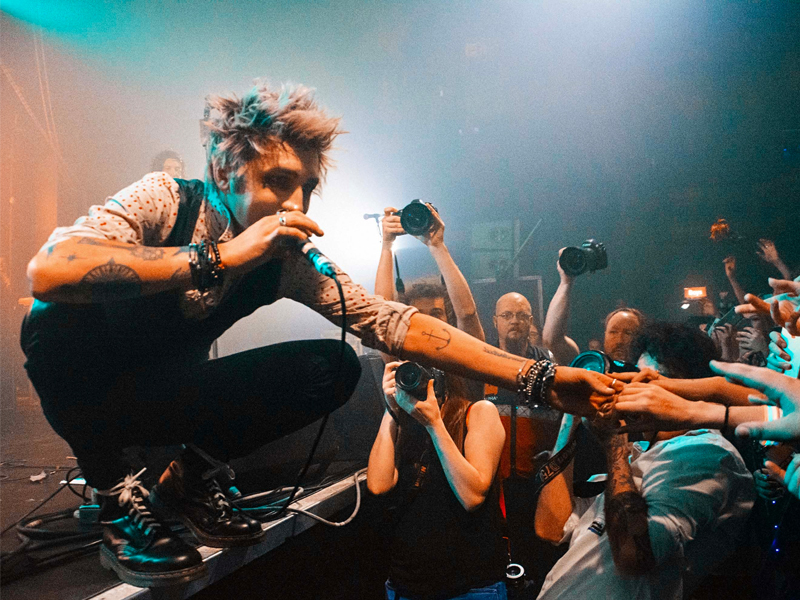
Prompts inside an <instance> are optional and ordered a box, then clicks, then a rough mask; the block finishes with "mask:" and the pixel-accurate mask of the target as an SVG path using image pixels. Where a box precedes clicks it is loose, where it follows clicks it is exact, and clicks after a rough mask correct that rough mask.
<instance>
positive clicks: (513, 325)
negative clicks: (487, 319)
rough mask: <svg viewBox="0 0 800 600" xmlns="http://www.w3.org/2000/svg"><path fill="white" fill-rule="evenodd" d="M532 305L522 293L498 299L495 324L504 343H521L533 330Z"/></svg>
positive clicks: (498, 335)
mask: <svg viewBox="0 0 800 600" xmlns="http://www.w3.org/2000/svg"><path fill="white" fill-rule="evenodd" d="M531 321H532V315H531V305H530V302H528V301H527V300H526V299H525V297H524V296H522V295H521V294H514V295H511V294H508V295H506V296H503V297H502V298H500V300H498V301H497V306H496V307H495V311H494V326H495V328H497V337H498V338H499V339H500V340H503V341H504V343H508V342H510V343H511V344H512V345H514V344H520V343H521V341H522V340H528V336H529V335H530V332H531Z"/></svg>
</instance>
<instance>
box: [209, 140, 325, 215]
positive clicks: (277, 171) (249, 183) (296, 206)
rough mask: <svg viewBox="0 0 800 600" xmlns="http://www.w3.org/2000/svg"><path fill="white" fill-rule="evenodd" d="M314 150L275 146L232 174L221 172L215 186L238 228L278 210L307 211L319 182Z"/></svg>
mask: <svg viewBox="0 0 800 600" xmlns="http://www.w3.org/2000/svg"><path fill="white" fill-rule="evenodd" d="M318 164H319V161H318V160H317V155H316V153H314V152H312V151H306V150H295V149H294V148H292V147H291V146H289V145H288V144H281V145H279V146H275V147H273V148H272V149H271V151H270V152H269V153H268V154H266V155H264V156H261V157H259V158H256V159H254V160H252V161H250V162H249V163H247V165H245V167H244V169H243V170H242V171H240V173H239V174H238V176H236V177H233V176H231V175H230V174H228V173H224V172H222V173H221V174H220V176H218V178H217V185H218V186H219V188H220V191H221V192H222V199H223V202H225V204H226V206H227V207H228V209H229V210H230V211H231V215H232V216H233V219H234V221H235V222H236V224H237V225H238V226H239V228H240V230H244V229H247V228H248V227H250V225H252V224H253V223H255V222H256V221H258V220H259V219H261V218H263V217H269V216H272V215H274V214H276V213H277V212H278V211H279V210H289V211H291V210H299V211H302V212H304V213H305V212H307V211H308V207H309V204H310V202H311V193H312V192H313V191H314V189H315V188H316V187H317V184H319V166H318Z"/></svg>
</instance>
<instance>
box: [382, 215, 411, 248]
mask: <svg viewBox="0 0 800 600" xmlns="http://www.w3.org/2000/svg"><path fill="white" fill-rule="evenodd" d="M396 212H397V209H396V208H394V207H393V206H387V207H386V208H384V209H383V219H381V234H382V236H383V237H382V239H383V244H384V245H389V246H391V245H392V244H393V243H394V241H395V239H397V236H398V235H404V234H405V231H404V230H403V226H402V225H401V224H400V217H398V216H397V215H396V214H395V213H396Z"/></svg>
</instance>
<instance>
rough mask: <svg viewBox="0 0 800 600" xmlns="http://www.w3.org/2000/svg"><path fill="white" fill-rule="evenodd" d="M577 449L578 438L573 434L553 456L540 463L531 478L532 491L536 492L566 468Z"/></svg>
mask: <svg viewBox="0 0 800 600" xmlns="http://www.w3.org/2000/svg"><path fill="white" fill-rule="evenodd" d="M577 449H578V438H577V436H573V437H572V439H570V441H569V442H567V445H566V446H564V447H563V448H562V449H561V450H559V451H558V452H556V454H555V456H552V457H550V458H549V459H548V461H547V462H546V463H544V464H543V465H542V467H541V468H540V469H539V470H538V471H537V472H536V475H535V476H534V478H533V486H534V489H535V492H534V493H536V494H538V493H539V492H540V491H541V489H542V488H543V487H544V486H546V485H547V484H548V483H550V482H551V481H552V480H553V479H555V478H556V477H557V476H558V475H559V473H561V472H562V471H563V470H564V469H566V468H567V465H569V462H570V461H571V460H572V459H573V458H574V457H575V452H576V451H577Z"/></svg>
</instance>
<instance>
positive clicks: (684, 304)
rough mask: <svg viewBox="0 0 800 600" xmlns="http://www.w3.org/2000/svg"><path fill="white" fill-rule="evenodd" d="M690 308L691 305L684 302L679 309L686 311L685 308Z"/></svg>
mask: <svg viewBox="0 0 800 600" xmlns="http://www.w3.org/2000/svg"><path fill="white" fill-rule="evenodd" d="M690 306H691V304H689V303H688V302H684V303H683V304H681V308H682V309H683V310H686V309H687V308H689V307H690Z"/></svg>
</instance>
